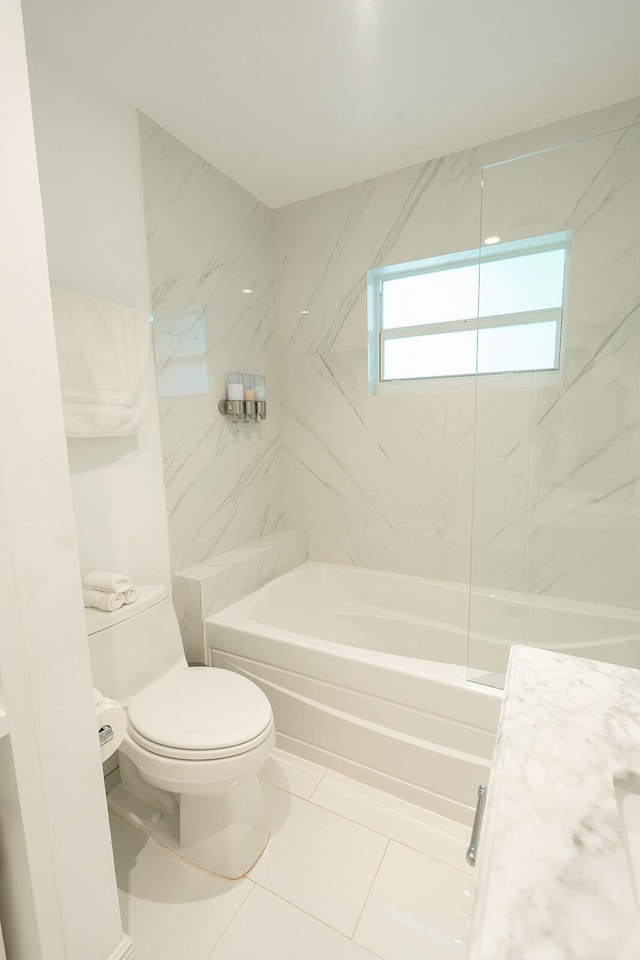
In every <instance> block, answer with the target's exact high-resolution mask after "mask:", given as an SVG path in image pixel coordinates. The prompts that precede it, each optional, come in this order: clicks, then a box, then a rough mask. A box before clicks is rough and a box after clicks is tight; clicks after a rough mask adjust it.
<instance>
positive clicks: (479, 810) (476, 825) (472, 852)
mask: <svg viewBox="0 0 640 960" xmlns="http://www.w3.org/2000/svg"><path fill="white" fill-rule="evenodd" d="M486 799H487V785H486V783H483V784H481V785H480V786H479V787H478V802H477V804H476V815H475V817H474V818H473V830H472V831H471V843H470V844H469V849H468V850H467V863H468V864H469V866H470V867H475V865H476V861H477V859H478V844H479V843H480V831H481V829H482V817H483V815H484V804H485V800H486Z"/></svg>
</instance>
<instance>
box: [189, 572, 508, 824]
mask: <svg viewBox="0 0 640 960" xmlns="http://www.w3.org/2000/svg"><path fill="white" fill-rule="evenodd" d="M467 622H468V588H467V587H465V586H462V585H459V584H451V583H446V582H444V581H437V580H423V579H421V578H418V577H404V576H398V575H396V574H388V573H379V572H376V571H372V570H363V569H360V568H356V567H346V566H338V565H335V564H325V563H313V562H308V563H304V564H302V566H300V567H298V568H297V569H295V570H294V571H292V572H291V573H287V574H285V575H284V576H282V577H278V578H277V579H276V580H273V581H272V582H271V583H268V584H267V585H266V586H264V587H262V588H261V589H260V590H258V591H256V592H255V593H253V594H251V595H250V596H248V597H245V598H244V599H243V600H240V601H239V602H237V603H234V604H233V605H232V606H230V607H227V608H226V609H225V610H222V611H220V612H219V613H216V614H214V615H213V616H211V617H209V618H208V619H207V621H206V625H205V633H206V643H207V648H208V650H209V662H210V663H212V664H213V665H215V666H219V667H226V668H228V669H232V670H236V671H239V672H241V673H243V674H244V675H245V676H247V677H249V678H251V679H252V680H254V681H255V682H256V683H257V684H258V685H259V686H260V687H261V688H262V689H263V690H264V692H265V693H266V694H267V696H268V697H269V699H270V700H271V703H272V706H273V711H274V715H275V720H276V729H277V731H278V735H279V742H280V744H281V745H282V746H283V747H285V748H286V749H288V750H290V751H291V752H293V753H297V754H299V755H301V756H304V757H307V758H308V759H311V760H315V761H317V762H318V763H321V764H323V765H325V766H329V767H331V768H333V769H335V770H339V771H341V772H343V773H346V774H348V775H350V776H353V777H355V778H356V779H360V780H362V781H364V782H365V783H369V784H370V785H372V786H376V787H380V788H382V789H384V790H387V791H388V792H390V793H393V794H395V795H397V796H400V797H402V798H404V799H406V800H409V801H411V802H413V803H418V804H420V805H422V806H424V807H427V808H428V809H430V810H432V811H434V812H436V813H440V814H443V815H444V816H447V817H450V818H452V819H457V820H459V821H461V822H463V823H469V822H470V821H471V818H472V815H473V806H474V804H475V800H476V791H477V786H478V784H479V783H482V782H485V781H486V779H487V776H488V771H489V763H490V759H491V754H492V750H493V741H494V735H495V729H496V725H497V720H498V713H499V709H500V702H501V695H500V693H499V692H498V691H496V690H493V689H490V688H487V687H483V686H478V685H477V684H473V683H469V682H467V680H466V656H467V642H468V639H467Z"/></svg>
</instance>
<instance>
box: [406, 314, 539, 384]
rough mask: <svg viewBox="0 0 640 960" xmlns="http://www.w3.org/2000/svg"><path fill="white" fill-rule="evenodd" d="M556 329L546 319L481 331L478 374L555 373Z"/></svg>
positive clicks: (479, 332) (479, 333) (479, 334)
mask: <svg viewBox="0 0 640 960" xmlns="http://www.w3.org/2000/svg"><path fill="white" fill-rule="evenodd" d="M557 327H558V322H557V320H547V321H545V322H543V323H519V324H516V325H513V326H508V327H488V328H485V329H484V330H482V329H481V330H479V331H478V373H500V372H512V371H513V372H515V371H518V370H553V369H554V368H555V365H556V334H557ZM423 376H426V374H423Z"/></svg>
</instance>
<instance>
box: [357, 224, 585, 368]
mask: <svg viewBox="0 0 640 960" xmlns="http://www.w3.org/2000/svg"><path fill="white" fill-rule="evenodd" d="M570 240H571V234H570V233H557V234H548V235H547V236H543V237H531V238H528V239H527V240H518V241H514V242H512V243H500V244H495V245H494V246H492V247H490V248H488V247H486V248H485V247H483V248H482V250H466V251H464V252H463V253H454V254H450V255H448V256H444V257H435V258H433V259H431V260H420V261H416V262H414V263H404V264H398V265H395V266H390V267H380V268H379V269H376V270H370V271H369V274H368V282H369V347H370V375H371V379H372V380H374V381H375V382H377V383H385V382H389V381H402V380H425V379H430V378H436V377H463V376H474V375H476V374H496V373H516V372H523V371H527V370H528V371H531V370H557V369H559V366H560V336H561V332H562V314H563V308H564V302H565V294H566V286H567V283H566V278H567V272H568V259H569V258H568V252H569V245H570Z"/></svg>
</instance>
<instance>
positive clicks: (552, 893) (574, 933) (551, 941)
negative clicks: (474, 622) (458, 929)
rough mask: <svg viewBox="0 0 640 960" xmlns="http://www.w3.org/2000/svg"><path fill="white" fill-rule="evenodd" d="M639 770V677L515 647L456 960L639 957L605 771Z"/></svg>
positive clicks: (638, 925) (635, 917) (639, 929)
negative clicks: (463, 940)
mask: <svg viewBox="0 0 640 960" xmlns="http://www.w3.org/2000/svg"><path fill="white" fill-rule="evenodd" d="M623 770H632V771H633V770H635V771H638V772H640V670H633V669H630V668H627V667H618V666H615V665H612V664H605V663H596V662H595V661H592V660H583V659H579V658H577V657H568V656H564V655H561V654H555V653H549V652H548V651H545V650H534V649H532V648H530V647H514V648H513V651H512V654H511V660H510V663H509V672H508V676H507V687H506V690H505V699H504V704H503V708H502V714H501V721H500V726H499V729H498V738H497V741H496V748H495V755H494V764H493V768H492V774H491V783H490V786H489V792H488V796H487V807H486V811H485V818H484V825H483V829H482V835H481V838H480V846H479V853H478V873H477V877H476V883H475V891H474V902H473V907H472V914H471V926H470V931H469V939H468V942H467V953H466V960H637V958H638V957H640V913H639V912H638V909H637V907H636V904H635V901H634V896H633V888H632V885H631V880H630V875H629V869H628V866H627V860H626V852H625V846H624V838H623V834H622V825H621V821H620V817H619V814H618V807H617V803H616V797H615V791H614V782H613V781H614V776H615V775H616V774H618V773H620V772H621V771H623Z"/></svg>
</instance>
